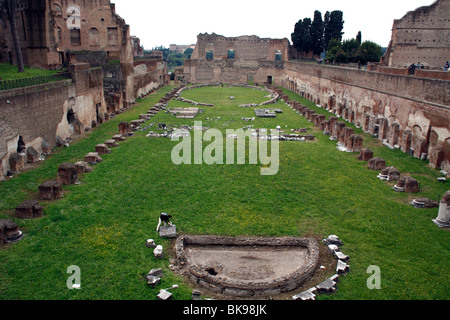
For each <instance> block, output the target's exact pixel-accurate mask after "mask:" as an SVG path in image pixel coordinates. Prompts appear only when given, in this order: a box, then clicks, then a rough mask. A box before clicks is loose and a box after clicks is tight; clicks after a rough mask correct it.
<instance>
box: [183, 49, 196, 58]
mask: <svg viewBox="0 0 450 320" xmlns="http://www.w3.org/2000/svg"><path fill="white" fill-rule="evenodd" d="M193 52H194V49H192V48H187V49H186V50H184V53H183V54H184V55H185V56H187V59H190V58H191V56H192V53H193Z"/></svg>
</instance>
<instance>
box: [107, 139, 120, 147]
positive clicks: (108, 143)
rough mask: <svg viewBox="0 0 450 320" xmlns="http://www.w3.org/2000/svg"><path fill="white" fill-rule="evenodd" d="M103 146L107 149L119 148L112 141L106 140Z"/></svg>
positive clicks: (114, 141)
mask: <svg viewBox="0 0 450 320" xmlns="http://www.w3.org/2000/svg"><path fill="white" fill-rule="evenodd" d="M105 144H106V146H107V147H108V148H115V147H117V146H119V144H118V143H117V142H116V140H114V139H111V140H106V141H105Z"/></svg>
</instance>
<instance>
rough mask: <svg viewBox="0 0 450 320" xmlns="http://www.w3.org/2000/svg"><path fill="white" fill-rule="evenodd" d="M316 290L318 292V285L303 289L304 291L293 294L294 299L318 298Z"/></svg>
mask: <svg viewBox="0 0 450 320" xmlns="http://www.w3.org/2000/svg"><path fill="white" fill-rule="evenodd" d="M314 292H317V288H316V287H314V288H311V289H308V290H306V291H303V292H302V293H299V294H297V295H295V296H293V297H292V299H294V300H302V301H307V300H316V295H315V294H314Z"/></svg>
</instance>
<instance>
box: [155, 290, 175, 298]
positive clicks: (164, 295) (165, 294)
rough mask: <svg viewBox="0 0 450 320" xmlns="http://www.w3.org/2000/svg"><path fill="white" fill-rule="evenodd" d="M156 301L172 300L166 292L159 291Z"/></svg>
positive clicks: (170, 295)
mask: <svg viewBox="0 0 450 320" xmlns="http://www.w3.org/2000/svg"><path fill="white" fill-rule="evenodd" d="M156 299H157V300H169V299H172V294H171V293H170V292H169V291H167V290H161V291H159V293H158V295H157V296H156Z"/></svg>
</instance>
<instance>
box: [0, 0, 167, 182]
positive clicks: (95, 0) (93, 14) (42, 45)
mask: <svg viewBox="0 0 450 320" xmlns="http://www.w3.org/2000/svg"><path fill="white" fill-rule="evenodd" d="M16 20H17V22H18V23H17V26H18V27H17V29H18V34H19V39H20V44H21V49H22V53H23V60H24V64H25V65H28V66H30V67H39V68H45V69H60V68H67V70H68V71H69V72H70V73H71V79H68V80H66V81H58V82H57V83H53V84H52V85H40V86H31V87H25V88H18V89H13V90H5V91H0V105H1V108H0V165H1V166H0V168H1V170H0V178H1V175H2V173H5V172H6V171H7V170H8V169H9V168H10V166H9V163H8V160H9V158H10V156H11V155H13V154H15V153H16V152H17V150H18V144H23V145H24V146H25V147H26V148H28V147H33V148H35V149H36V150H38V152H41V151H42V149H43V148H42V143H43V142H45V144H47V143H49V144H50V145H55V143H56V140H57V137H59V138H61V139H62V140H64V139H66V138H68V137H70V136H71V135H72V134H74V133H83V132H84V131H85V130H89V129H90V128H92V127H94V126H95V125H96V124H97V123H102V122H103V121H105V120H107V119H108V118H109V117H110V116H111V115H114V114H115V113H118V112H121V110H123V109H126V108H128V107H129V106H131V105H132V104H133V103H134V102H135V99H136V98H139V97H142V96H143V95H145V94H147V93H149V92H150V91H152V90H154V89H156V88H159V87H160V86H161V85H164V84H165V83H167V81H168V75H167V67H166V63H165V62H163V60H162V58H146V59H145V58H139V59H134V57H135V56H142V55H143V47H142V46H141V45H140V41H139V39H138V38H137V37H131V36H130V26H129V25H127V24H126V22H125V20H124V19H122V18H121V17H120V16H119V15H118V14H117V13H116V11H115V6H114V4H112V3H111V2H110V0H27V1H26V6H25V8H24V10H22V11H17V13H16ZM0 26H1V34H0V61H1V62H9V63H16V61H15V55H14V45H13V41H12V36H11V32H10V25H9V22H8V19H5V17H2V19H1V25H0Z"/></svg>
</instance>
